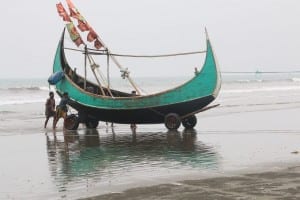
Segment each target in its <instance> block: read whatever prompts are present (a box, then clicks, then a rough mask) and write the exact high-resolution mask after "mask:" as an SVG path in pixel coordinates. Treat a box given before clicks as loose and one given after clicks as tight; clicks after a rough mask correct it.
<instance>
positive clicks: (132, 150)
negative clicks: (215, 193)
mask: <svg viewBox="0 0 300 200" xmlns="http://www.w3.org/2000/svg"><path fill="white" fill-rule="evenodd" d="M83 131H84V133H83V134H82V133H81V132H77V131H75V132H65V133H64V134H63V135H61V136H54V135H55V134H53V135H52V134H49V133H48V134H47V136H46V139H47V153H48V160H49V168H50V174H51V176H52V177H53V178H54V179H55V181H56V182H57V183H59V185H61V186H62V185H65V184H66V183H70V182H72V181H80V180H82V179H85V178H86V177H89V178H90V179H95V180H96V179H97V180H100V179H102V180H104V179H111V178H114V177H119V176H125V175H124V173H128V174H130V172H132V173H134V172H135V171H139V172H142V171H145V172H147V171H148V172H158V173H161V172H160V170H161V169H168V170H173V169H175V170H176V169H178V170H179V169H180V170H184V169H187V170H188V169H191V168H193V169H200V170H201V169H203V170H205V169H216V168H217V167H218V154H217V153H216V151H215V149H214V148H213V147H211V146H209V145H206V144H204V143H203V142H201V141H199V140H198V139H197V132H196V131H195V130H189V131H187V130H186V131H183V132H177V131H176V132H172V131H169V132H167V133H163V132H157V133H147V134H145V133H143V134H138V133H137V134H135V132H133V133H121V134H119V133H118V134H115V133H114V130H112V132H111V134H110V133H109V134H104V135H102V134H101V135H99V132H98V130H88V129H87V130H83Z"/></svg>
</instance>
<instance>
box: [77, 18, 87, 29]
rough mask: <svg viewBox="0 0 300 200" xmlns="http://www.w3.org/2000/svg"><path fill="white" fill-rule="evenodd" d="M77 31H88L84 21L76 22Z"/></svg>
mask: <svg viewBox="0 0 300 200" xmlns="http://www.w3.org/2000/svg"><path fill="white" fill-rule="evenodd" d="M77 27H78V28H79V30H81V31H82V32H84V31H88V30H90V27H89V25H88V23H87V22H86V21H82V20H78V26H77Z"/></svg>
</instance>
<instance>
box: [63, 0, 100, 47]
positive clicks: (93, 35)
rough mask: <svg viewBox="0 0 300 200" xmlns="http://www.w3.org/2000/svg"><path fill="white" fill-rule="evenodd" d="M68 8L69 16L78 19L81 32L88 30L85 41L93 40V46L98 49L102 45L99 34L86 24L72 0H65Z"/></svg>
mask: <svg viewBox="0 0 300 200" xmlns="http://www.w3.org/2000/svg"><path fill="white" fill-rule="evenodd" d="M66 1H67V4H68V7H69V10H70V16H71V17H72V18H74V19H77V21H78V25H77V27H78V29H79V30H80V31H82V32H84V31H89V33H88V35H87V41H89V42H94V47H95V48H96V49H100V48H102V47H103V44H102V43H101V42H100V39H99V36H98V35H97V33H96V32H95V31H94V29H93V28H92V27H91V26H90V25H89V24H88V22H87V21H86V20H85V18H84V17H83V16H82V15H81V14H80V12H79V11H78V9H77V8H76V7H75V5H74V4H73V2H72V1H71V0H66Z"/></svg>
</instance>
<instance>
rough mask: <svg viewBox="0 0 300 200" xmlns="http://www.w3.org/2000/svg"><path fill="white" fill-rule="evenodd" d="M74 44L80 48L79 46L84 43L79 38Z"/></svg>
mask: <svg viewBox="0 0 300 200" xmlns="http://www.w3.org/2000/svg"><path fill="white" fill-rule="evenodd" d="M74 43H75V44H76V46H78V47H79V46H80V45H81V44H84V42H83V41H82V39H81V37H79V38H77V39H76V40H75V41H74Z"/></svg>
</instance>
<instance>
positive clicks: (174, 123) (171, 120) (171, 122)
mask: <svg viewBox="0 0 300 200" xmlns="http://www.w3.org/2000/svg"><path fill="white" fill-rule="evenodd" d="M180 124H181V120H180V117H179V115H177V114H176V113H169V114H167V115H166V116H165V126H166V127H167V129H169V130H177V129H178V128H179V127H180Z"/></svg>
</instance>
